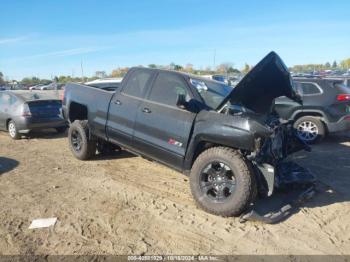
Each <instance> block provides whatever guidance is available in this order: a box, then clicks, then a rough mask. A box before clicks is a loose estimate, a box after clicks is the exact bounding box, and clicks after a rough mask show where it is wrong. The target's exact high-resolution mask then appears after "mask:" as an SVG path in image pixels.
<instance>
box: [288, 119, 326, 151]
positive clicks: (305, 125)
mask: <svg viewBox="0 0 350 262" xmlns="http://www.w3.org/2000/svg"><path fill="white" fill-rule="evenodd" d="M294 128H295V129H296V131H297V135H298V137H299V138H300V139H301V140H303V141H304V142H306V143H308V144H315V143H317V142H320V141H322V140H323V139H324V138H325V136H326V128H325V125H324V124H323V123H322V121H321V120H320V119H318V118H316V117H311V116H303V117H301V118H299V119H298V120H297V121H295V123H294Z"/></svg>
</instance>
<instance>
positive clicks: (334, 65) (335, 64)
mask: <svg viewBox="0 0 350 262" xmlns="http://www.w3.org/2000/svg"><path fill="white" fill-rule="evenodd" d="M337 67H338V64H337V61H335V60H334V62H333V64H332V68H337Z"/></svg>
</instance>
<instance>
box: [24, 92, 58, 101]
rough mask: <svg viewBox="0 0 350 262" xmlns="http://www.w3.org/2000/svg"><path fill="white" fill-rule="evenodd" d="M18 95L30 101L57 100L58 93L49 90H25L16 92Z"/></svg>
mask: <svg viewBox="0 0 350 262" xmlns="http://www.w3.org/2000/svg"><path fill="white" fill-rule="evenodd" d="M18 95H19V96H21V97H22V98H23V99H24V100H25V101H31V100H58V99H59V97H58V94H56V92H52V93H51V92H49V91H43V92H25V93H18Z"/></svg>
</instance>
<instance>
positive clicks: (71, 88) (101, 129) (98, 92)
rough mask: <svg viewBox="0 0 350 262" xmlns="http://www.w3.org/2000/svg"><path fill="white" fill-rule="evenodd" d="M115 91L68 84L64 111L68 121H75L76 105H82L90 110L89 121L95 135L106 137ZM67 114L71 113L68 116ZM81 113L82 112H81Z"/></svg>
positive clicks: (88, 113)
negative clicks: (109, 108) (109, 111)
mask: <svg viewBox="0 0 350 262" xmlns="http://www.w3.org/2000/svg"><path fill="white" fill-rule="evenodd" d="M114 93H115V91H108V90H104V89H101V88H96V87H91V86H87V85H82V84H73V83H70V84H67V85H66V87H65V97H64V100H65V101H69V104H65V103H63V104H64V106H63V110H64V114H65V117H66V118H67V119H68V120H70V121H71V120H74V119H75V117H74V115H75V113H78V112H76V111H75V108H74V107H75V105H76V104H80V105H84V106H86V107H87V108H88V110H89V112H87V116H88V121H89V123H91V125H90V126H91V128H92V131H93V133H94V134H96V135H99V136H101V137H105V128H106V122H107V119H108V107H109V103H110V101H111V99H112V97H113V94H114ZM66 112H69V115H67V113H66ZM79 113H81V112H79Z"/></svg>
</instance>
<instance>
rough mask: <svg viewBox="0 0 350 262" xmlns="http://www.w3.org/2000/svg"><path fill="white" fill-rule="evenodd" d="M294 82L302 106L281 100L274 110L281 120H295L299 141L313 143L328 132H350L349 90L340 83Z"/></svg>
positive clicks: (326, 80) (301, 80) (335, 80)
mask: <svg viewBox="0 0 350 262" xmlns="http://www.w3.org/2000/svg"><path fill="white" fill-rule="evenodd" d="M294 83H295V88H296V89H297V91H298V92H299V93H300V94H301V97H302V100H303V104H302V105H301V104H299V103H296V102H294V101H292V100H291V99H289V98H286V97H281V98H278V99H276V102H275V104H276V105H275V109H276V111H277V112H278V114H279V115H280V116H281V117H282V118H284V119H288V120H293V121H295V122H294V128H295V129H296V130H297V133H298V136H299V137H300V138H301V139H302V140H304V141H305V142H308V143H316V142H318V141H321V140H322V139H323V138H324V137H325V136H326V135H327V134H328V133H333V132H339V131H346V130H350V89H349V88H348V87H347V86H345V85H344V83H343V81H342V80H337V79H324V78H294Z"/></svg>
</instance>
